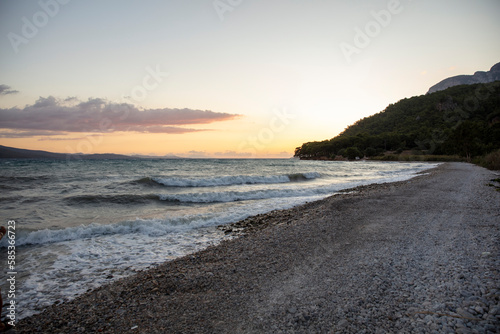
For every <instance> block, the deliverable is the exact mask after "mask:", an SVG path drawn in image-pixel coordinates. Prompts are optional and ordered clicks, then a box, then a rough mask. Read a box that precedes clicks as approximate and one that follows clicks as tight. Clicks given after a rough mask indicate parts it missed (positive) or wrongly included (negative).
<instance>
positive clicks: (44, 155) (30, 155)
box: [0, 145, 185, 160]
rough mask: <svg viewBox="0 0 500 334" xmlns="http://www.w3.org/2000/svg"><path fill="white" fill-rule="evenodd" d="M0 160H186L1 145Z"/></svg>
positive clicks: (172, 157) (170, 157) (176, 157)
mask: <svg viewBox="0 0 500 334" xmlns="http://www.w3.org/2000/svg"><path fill="white" fill-rule="evenodd" d="M0 159H47V160H98V159H108V160H110V159H115V160H116V159H185V158H183V157H178V156H175V155H165V156H148V155H123V154H114V153H102V154H101V153H97V154H83V153H74V154H70V153H54V152H47V151H38V150H27V149H21V148H15V147H7V146H2V145H0Z"/></svg>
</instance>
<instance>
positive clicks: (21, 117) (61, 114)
mask: <svg viewBox="0 0 500 334" xmlns="http://www.w3.org/2000/svg"><path fill="white" fill-rule="evenodd" d="M240 116H241V115H237V114H229V113H219V112H214V111H210V110H195V109H170V108H161V109H144V110H141V109H139V108H137V107H136V106H134V105H132V104H128V103H113V102H110V101H107V100H105V99H101V98H91V99H88V101H83V102H82V101H78V100H77V99H76V98H74V97H68V98H66V99H64V100H59V99H56V98H55V97H53V96H49V97H47V98H44V97H40V98H39V99H38V100H37V101H36V102H35V103H34V104H33V105H27V106H26V107H24V108H22V109H19V108H10V109H1V108H0V129H10V130H18V131H48V132H54V134H55V133H60V132H86V133H106V132H118V131H126V132H142V133H171V134H180V133H187V132H195V131H206V130H200V129H193V128H186V127H182V126H184V125H195V124H210V123H214V122H221V121H228V120H232V119H236V118H238V117H240Z"/></svg>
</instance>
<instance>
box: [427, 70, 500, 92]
mask: <svg viewBox="0 0 500 334" xmlns="http://www.w3.org/2000/svg"><path fill="white" fill-rule="evenodd" d="M497 80H500V63H496V64H495V65H493V66H492V67H491V69H490V70H489V71H486V72H485V71H477V72H475V73H474V74H473V75H467V74H461V75H456V76H453V77H449V78H446V79H443V80H441V81H440V82H438V83H437V84H435V85H434V86H432V87H431V88H429V90H428V91H427V94H431V93H435V92H438V91H441V90H445V89H447V88H450V87H454V86H459V85H473V84H480V83H490V82H494V81H497Z"/></svg>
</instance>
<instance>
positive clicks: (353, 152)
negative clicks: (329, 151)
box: [344, 146, 363, 160]
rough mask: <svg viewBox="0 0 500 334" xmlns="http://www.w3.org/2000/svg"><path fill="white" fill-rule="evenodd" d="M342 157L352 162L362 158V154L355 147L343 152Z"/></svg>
mask: <svg viewBox="0 0 500 334" xmlns="http://www.w3.org/2000/svg"><path fill="white" fill-rule="evenodd" d="M344 157H345V158H347V159H349V160H354V159H356V158H362V157H363V153H361V152H360V151H359V149H358V148H357V147H354V146H351V147H348V148H347V149H346V150H345V155H344Z"/></svg>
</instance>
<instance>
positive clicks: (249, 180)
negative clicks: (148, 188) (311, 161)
mask: <svg viewBox="0 0 500 334" xmlns="http://www.w3.org/2000/svg"><path fill="white" fill-rule="evenodd" d="M297 175H300V176H302V177H303V178H305V179H314V178H318V177H320V174H319V173H315V172H309V173H298V174H292V175H269V176H263V175H230V176H217V177H209V178H179V177H167V178H153V179H152V180H153V181H155V182H156V183H159V184H162V185H164V186H168V187H216V186H230V185H241V184H273V183H288V182H292V181H293V177H294V176H297Z"/></svg>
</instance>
